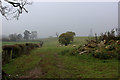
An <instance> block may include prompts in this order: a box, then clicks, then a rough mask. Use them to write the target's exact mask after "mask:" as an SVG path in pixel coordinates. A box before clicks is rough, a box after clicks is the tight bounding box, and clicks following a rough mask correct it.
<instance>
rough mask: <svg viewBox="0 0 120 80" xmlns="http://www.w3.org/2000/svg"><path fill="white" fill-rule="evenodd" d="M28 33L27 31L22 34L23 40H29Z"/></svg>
mask: <svg viewBox="0 0 120 80" xmlns="http://www.w3.org/2000/svg"><path fill="white" fill-rule="evenodd" d="M30 34H31V33H30V31H28V30H25V32H24V39H25V40H29V39H30Z"/></svg>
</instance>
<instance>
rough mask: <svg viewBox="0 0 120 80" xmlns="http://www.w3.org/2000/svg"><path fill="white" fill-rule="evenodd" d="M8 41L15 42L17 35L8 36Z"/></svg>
mask: <svg viewBox="0 0 120 80" xmlns="http://www.w3.org/2000/svg"><path fill="white" fill-rule="evenodd" d="M9 39H10V41H17V34H16V33H15V34H10V35H9Z"/></svg>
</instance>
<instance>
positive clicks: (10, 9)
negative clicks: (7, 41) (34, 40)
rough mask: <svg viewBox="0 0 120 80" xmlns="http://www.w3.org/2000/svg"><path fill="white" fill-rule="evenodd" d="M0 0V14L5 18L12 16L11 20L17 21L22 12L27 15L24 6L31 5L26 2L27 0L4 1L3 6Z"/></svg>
mask: <svg viewBox="0 0 120 80" xmlns="http://www.w3.org/2000/svg"><path fill="white" fill-rule="evenodd" d="M2 2H3V1H2V0H0V12H1V14H2V15H3V16H4V17H5V18H7V20H8V17H9V16H11V15H12V16H13V17H12V18H16V19H19V16H20V14H22V13H23V12H24V11H25V12H26V13H28V11H27V9H26V8H25V5H31V4H32V3H30V2H28V1H27V0H4V2H6V3H5V4H7V6H6V5H4V6H3V4H2Z"/></svg>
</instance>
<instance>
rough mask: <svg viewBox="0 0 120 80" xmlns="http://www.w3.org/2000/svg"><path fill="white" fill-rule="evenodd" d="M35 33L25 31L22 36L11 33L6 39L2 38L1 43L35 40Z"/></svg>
mask: <svg viewBox="0 0 120 80" xmlns="http://www.w3.org/2000/svg"><path fill="white" fill-rule="evenodd" d="M37 35H38V33H37V31H29V30H25V31H24V32H23V34H20V33H13V34H9V36H8V37H4V36H3V37H2V41H28V40H37Z"/></svg>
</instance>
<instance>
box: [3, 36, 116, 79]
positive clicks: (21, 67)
mask: <svg viewBox="0 0 120 80" xmlns="http://www.w3.org/2000/svg"><path fill="white" fill-rule="evenodd" d="M86 39H88V38H87V37H76V38H75V40H74V42H73V43H72V44H71V45H69V46H67V47H65V46H58V45H60V44H59V43H58V41H57V39H56V38H46V39H42V41H44V45H43V47H42V48H38V49H35V50H33V51H31V54H30V55H23V56H21V57H19V58H17V59H14V60H12V61H11V62H10V63H9V64H6V65H4V66H3V70H5V72H7V73H8V74H11V75H13V76H15V75H16V74H18V75H19V77H21V75H22V77H28V78H31V77H32V78H33V77H36V78H38V77H39V78H115V77H118V60H116V59H112V60H99V59H96V58H94V57H92V56H91V54H88V55H87V54H84V55H76V56H69V55H64V56H62V55H59V54H60V52H61V51H64V50H72V49H74V47H73V46H72V45H74V44H75V45H77V46H79V45H83V44H85V43H86ZM3 44H7V43H3ZM8 44H13V43H8ZM58 53H59V54H58Z"/></svg>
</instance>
